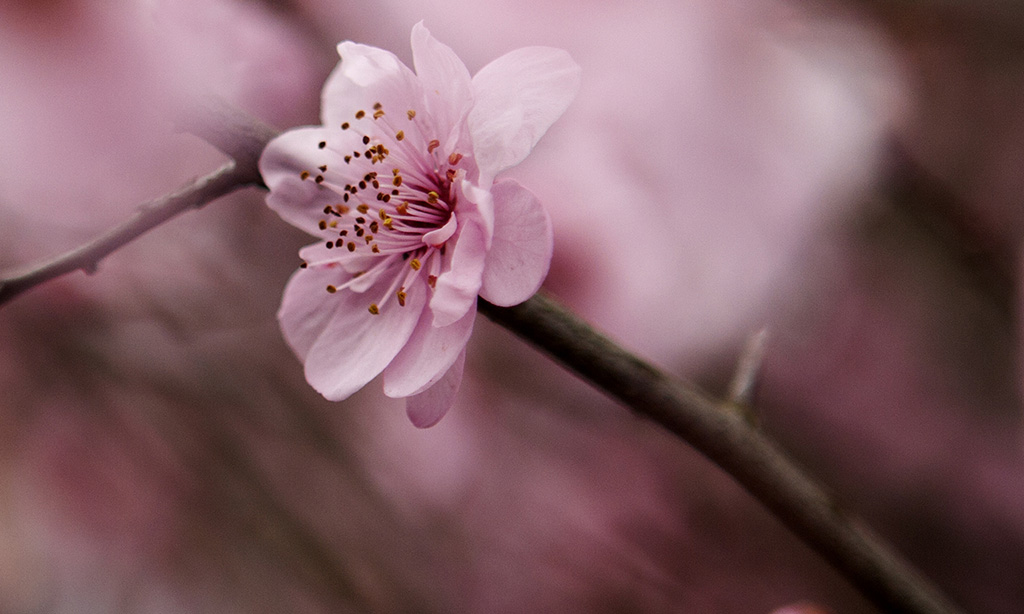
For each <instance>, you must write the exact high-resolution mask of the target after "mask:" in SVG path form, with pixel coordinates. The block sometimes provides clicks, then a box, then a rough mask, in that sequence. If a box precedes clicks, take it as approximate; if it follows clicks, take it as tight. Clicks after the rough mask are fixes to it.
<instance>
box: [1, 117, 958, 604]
mask: <svg viewBox="0 0 1024 614" xmlns="http://www.w3.org/2000/svg"><path fill="white" fill-rule="evenodd" d="M205 113H206V114H205V115H199V116H196V118H193V119H191V120H188V121H185V122H183V123H184V125H185V127H186V129H188V130H190V131H192V132H195V133H196V134H198V135H199V136H201V137H203V138H206V139H207V140H208V141H210V142H211V143H213V144H214V145H216V146H217V147H219V148H220V149H221V150H222V151H224V152H225V153H227V154H228V155H230V156H232V157H233V158H234V160H235V163H232V164H229V165H227V166H225V167H223V168H221V169H220V170H218V171H216V172H214V173H212V174H211V175H208V176H206V177H205V178H203V179H200V180H198V181H197V182H195V183H194V184H192V185H190V186H188V187H186V188H185V189H183V190H181V191H179V192H177V193H175V194H172V195H170V196H167V197H164V198H161V199H158V200H155V201H153V202H151V203H148V204H146V205H143V206H142V207H140V208H139V211H138V212H137V213H136V214H135V216H134V217H132V218H131V219H129V220H128V221H127V222H125V223H124V224H122V225H121V226H119V227H117V228H115V229H113V230H111V231H110V232H108V233H107V234H105V235H103V236H101V237H99V238H98V239H96V240H95V241H93V242H91V243H89V244H87V245H84V246H82V247H80V248H78V249H76V250H73V251H71V252H69V253H67V254H64V255H63V256H60V257H58V258H55V259H54V260H52V261H50V262H48V263H45V264H43V265H41V266H39V267H37V268H35V269H32V270H30V271H28V272H26V273H22V274H20V275H14V276H11V277H8V278H2V279H0V304H3V303H4V302H5V301H8V300H10V299H11V298H13V297H14V296H16V295H18V294H19V293H21V292H23V291H25V290H27V289H29V288H31V287H33V286H35V285H38V284H40V283H42V282H44V281H47V280H49V279H53V278H55V277H57V276H60V275H63V274H65V273H68V272H71V271H75V270H84V271H87V272H88V271H92V270H94V269H95V268H96V265H97V264H98V263H99V261H100V260H102V259H103V258H104V257H105V256H107V255H108V254H110V253H111V252H113V251H114V250H116V249H118V248H119V247H121V246H122V245H125V244H126V243H128V242H129V241H131V240H132V239H134V238H135V237H137V236H139V235H141V234H142V233H144V232H146V231H147V230H150V229H152V228H154V227H155V226H157V225H159V224H161V223H163V222H164V221H166V220H168V219H170V218H172V217H174V216H176V215H178V214H179V213H181V212H183V211H186V210H188V209H191V208H195V207H200V206H202V205H203V204H205V203H207V202H209V201H210V200H213V199H215V198H217V197H219V196H222V195H224V194H227V193H228V192H231V191H233V190H235V189H237V188H239V187H242V186H245V185H259V184H261V181H260V178H259V171H258V169H257V161H258V159H259V155H260V152H261V151H262V150H263V147H264V146H265V145H266V142H267V140H269V138H270V137H272V136H273V130H272V129H270V128H268V127H267V126H265V125H264V124H262V123H260V122H258V121H257V120H253V119H251V118H249V117H247V116H245V115H244V114H242V113H241V112H238V111H234V110H232V109H229V108H228V107H226V106H224V105H216V106H215V107H212V108H208V111H207V112H205ZM479 306H480V311H481V312H482V313H483V314H484V315H486V316H487V317H489V318H491V319H492V320H494V321H495V322H497V323H498V324H500V325H502V326H504V327H506V328H508V329H509V330H511V331H512V332H513V333H515V334H517V335H519V336H520V337H522V338H524V339H526V340H527V341H529V342H531V343H533V344H534V345H536V346H537V347H538V348H540V349H541V350H543V351H544V352H547V353H548V354H550V355H551V356H553V357H554V358H555V359H556V360H558V361H559V362H561V363H562V364H563V365H565V366H566V367H567V368H569V369H570V370H572V371H574V372H575V373H577V374H578V375H580V376H581V377H582V378H583V379H585V380H587V381H589V382H590V383H591V384H593V385H594V386H595V387H597V388H598V389H601V390H604V391H605V392H606V393H608V394H609V395H610V396H612V397H614V398H616V399H618V400H620V401H621V402H623V403H624V404H625V405H626V406H628V407H630V408H631V409H632V410H633V411H634V412H636V413H637V414H639V415H642V416H644V417H646V418H648V419H650V420H653V421H654V422H656V423H658V424H660V425H661V426H663V427H664V428H666V429H668V430H669V431H670V432H672V433H674V434H676V435H678V436H679V437H681V438H682V439H683V440H685V441H687V442H689V443H690V445H692V446H693V447H695V448H696V449H697V450H699V451H700V452H702V453H703V454H704V455H705V456H707V457H708V458H709V459H711V460H712V461H713V462H715V463H716V464H718V465H719V466H720V467H721V468H722V469H724V470H725V471H727V472H728V473H729V474H730V475H732V476H733V478H735V479H736V480H737V482H739V483H740V484H741V485H743V486H744V487H745V488H746V489H747V490H748V491H749V492H750V493H751V494H752V495H754V496H755V497H756V498H757V499H758V500H760V501H761V502H762V503H763V504H764V505H765V506H766V507H767V508H768V509H769V510H771V511H772V512H774V513H775V514H776V515H777V516H778V517H779V518H780V519H781V520H782V522H784V523H785V524H786V525H787V526H788V527H790V529H792V530H793V532H794V533H795V534H796V535H798V536H799V537H800V538H802V539H803V540H804V541H805V542H807V543H808V544H809V545H810V546H811V547H813V548H814V549H815V550H817V551H818V552H819V553H820V554H821V555H822V556H823V557H824V558H825V559H826V560H828V561H830V562H831V563H832V564H833V565H834V566H835V567H836V569H838V570H839V571H840V572H841V573H842V574H844V575H845V576H846V577H847V578H848V579H849V580H850V581H851V582H852V583H853V584H854V585H855V586H857V587H858V588H859V589H860V590H861V591H862V592H863V593H864V594H865V595H866V596H867V597H868V598H869V599H871V600H872V601H873V602H874V603H875V604H876V605H877V606H878V607H879V608H881V609H882V610H883V611H885V612H905V613H908V614H958V612H959V611H958V610H957V609H956V607H955V606H953V605H952V604H950V603H949V602H948V601H947V600H946V598H945V597H944V596H943V595H942V594H941V593H939V592H938V591H937V590H936V589H935V588H934V587H932V586H931V585H930V584H929V583H928V581H927V580H925V579H924V578H923V577H921V576H920V575H919V574H918V573H917V572H916V571H914V570H913V569H912V568H911V567H910V566H909V565H908V564H906V563H905V562H904V561H902V560H901V559H900V558H899V557H898V556H896V555H895V554H894V553H892V552H891V551H890V549H889V548H888V547H887V546H886V545H884V544H883V543H882V542H881V541H880V540H879V539H878V538H876V537H875V536H874V535H872V534H871V533H870V532H869V531H868V530H867V529H865V528H864V527H862V526H860V525H859V524H858V523H857V522H856V521H855V520H853V519H851V518H850V517H848V516H847V515H846V514H845V513H843V512H842V511H841V509H840V508H839V506H838V505H837V504H836V502H835V501H834V500H833V499H832V498H831V497H830V496H829V495H828V494H827V493H826V492H825V490H824V489H823V488H822V487H821V486H819V485H818V484H817V483H816V482H815V481H813V480H812V479H810V478H809V477H808V476H807V475H806V474H805V473H804V472H803V471H802V470H801V469H800V468H799V467H797V466H796V464H795V463H794V462H793V461H792V460H790V459H789V458H788V457H787V456H786V455H785V454H784V453H783V452H782V451H781V450H780V449H779V448H778V447H777V446H776V445H775V444H774V443H773V442H771V441H770V440H769V439H768V438H767V437H765V436H764V435H763V434H762V433H760V432H759V431H758V430H757V429H755V428H753V427H752V426H751V425H750V424H748V422H747V421H746V420H744V418H743V417H742V416H741V415H739V413H738V412H735V411H730V410H729V404H728V403H729V402H723V403H718V402H716V401H714V400H712V399H711V398H709V397H708V396H706V395H704V394H703V393H702V392H700V391H698V390H697V389H696V388H693V387H691V386H688V385H685V384H683V383H681V382H679V381H677V380H675V379H672V378H670V377H668V376H666V375H665V374H663V373H661V372H660V371H658V370H657V369H655V368H654V367H652V366H651V365H650V364H648V363H646V362H644V361H642V360H640V359H639V358H637V357H635V356H633V355H632V354H629V353H628V352H626V351H625V350H623V349H622V348H620V347H618V346H617V345H615V344H614V343H612V342H611V341H609V340H608V339H607V338H605V337H604V336H602V335H601V334H599V333H598V332H597V331H595V330H594V329H593V328H591V327H590V326H589V325H587V324H586V323H585V322H583V321H582V320H580V319H579V318H577V317H576V316H574V315H573V314H571V313H569V312H568V311H566V310H565V309H563V308H562V307H560V306H558V305H557V304H556V303H554V302H553V301H551V300H550V299H548V298H545V297H543V296H541V295H537V296H535V297H533V298H532V299H530V300H528V301H526V302H525V303H523V304H521V305H518V306H516V307H510V308H500V307H495V306H494V305H491V304H489V303H487V302H485V301H483V300H481V301H480V302H479ZM752 353H753V352H752ZM753 362H754V363H755V364H756V362H757V361H756V360H755V361H753ZM742 370H743V369H742V367H741V372H742ZM753 371H756V369H753ZM740 378H742V380H743V381H747V380H749V381H750V382H752V381H753V377H752V376H751V377H748V376H745V375H741V376H740ZM741 396H742V395H741Z"/></svg>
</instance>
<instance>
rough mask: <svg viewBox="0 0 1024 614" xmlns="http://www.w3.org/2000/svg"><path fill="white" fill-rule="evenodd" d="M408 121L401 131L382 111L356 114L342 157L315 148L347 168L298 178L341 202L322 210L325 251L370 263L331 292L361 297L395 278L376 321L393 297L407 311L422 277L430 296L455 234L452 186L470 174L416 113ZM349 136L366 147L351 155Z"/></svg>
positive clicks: (328, 147)
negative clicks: (346, 291) (408, 290)
mask: <svg viewBox="0 0 1024 614" xmlns="http://www.w3.org/2000/svg"><path fill="white" fill-rule="evenodd" d="M405 118H406V119H404V120H400V123H402V124H405V126H404V127H396V126H394V125H393V124H392V123H391V121H390V119H389V117H388V116H387V115H386V114H385V111H384V109H383V107H382V105H381V104H380V103H377V104H375V105H374V106H373V112H372V114H367V112H366V111H364V110H360V111H357V112H356V113H355V115H354V117H353V121H351V122H344V123H342V124H341V129H342V130H343V131H345V132H346V134H345V135H343V137H342V138H340V139H339V142H340V143H344V144H345V145H344V147H345V149H344V150H340V149H337V148H335V147H334V146H333V144H329V143H328V142H327V141H320V142H319V143H318V145H317V147H318V149H320V150H325V157H327V158H329V159H330V160H342V161H343V162H344V166H343V167H341V168H338V169H335V168H334V164H336V162H335V163H332V165H331V167H329V166H328V165H327V164H323V165H320V166H318V167H317V171H318V172H316V173H315V174H314V173H312V172H310V171H305V170H304V171H302V172H301V173H300V178H301V179H302V180H304V181H306V180H312V181H314V182H315V183H316V184H317V185H318V186H319V188H320V189H322V190H332V191H333V192H335V193H336V194H337V195H338V196H339V202H337V203H335V204H332V205H328V206H326V207H324V210H323V213H324V216H323V218H321V219H320V220H319V222H318V228H317V232H315V234H319V235H320V236H324V237H325V241H326V242H325V246H326V247H327V249H344V250H347V251H348V252H351V253H352V254H353V255H352V256H351V257H353V258H355V257H358V256H368V257H369V262H368V266H367V268H366V269H364V270H361V271H358V272H356V273H355V274H354V275H353V278H352V279H351V280H350V281H348V282H346V283H343V284H341V285H340V286H334V285H331V286H327V291H328V292H331V293H334V292H337V291H338V290H342V289H345V288H352V289H353V290H354V291H361V290H365V288H366V287H369V285H372V284H373V283H374V282H376V281H377V280H379V279H382V277H383V276H390V277H391V278H392V279H391V283H390V284H388V291H387V293H386V294H385V295H384V296H383V297H382V298H381V299H380V300H379V301H377V302H373V303H370V306H369V310H370V313H373V314H377V313H379V312H380V309H381V307H382V306H383V305H384V304H385V303H386V302H387V301H389V300H390V298H391V297H394V298H395V299H396V300H397V302H398V304H399V305H400V306H404V305H405V298H406V288H407V287H409V286H410V284H411V283H412V281H413V280H415V279H416V278H417V277H418V276H419V275H420V273H421V272H423V273H425V274H426V275H427V285H428V286H429V287H430V288H433V287H434V284H435V283H436V281H437V276H438V275H439V274H440V272H441V264H442V262H441V260H442V258H443V257H444V255H445V247H446V245H447V242H448V240H449V239H451V238H452V236H453V235H454V234H455V231H456V230H457V229H458V218H457V216H456V214H455V209H456V205H457V196H456V191H455V187H454V183H455V181H456V180H457V178H458V177H459V176H460V174H462V175H464V174H465V171H464V170H462V169H460V168H459V165H460V162H462V160H463V156H462V154H460V153H457V152H453V153H451V154H449V155H448V156H447V157H445V156H443V153H442V152H439V151H438V149H439V148H440V141H438V140H437V139H436V138H429V137H430V136H431V135H430V134H429V129H427V128H425V127H424V126H423V125H422V122H421V121H419V120H417V119H416V111H415V110H409V111H407V112H406V113H405ZM352 135H354V136H356V137H357V138H358V141H356V142H357V143H359V144H360V145H361V146H357V147H356V148H354V149H351V150H349V149H348V148H349V147H351V146H352V143H353V139H352ZM339 166H340V165H339ZM352 177H359V179H357V180H356V181H352ZM304 266H305V265H304ZM360 279H362V281H357V280H360ZM364 286H365V287H364Z"/></svg>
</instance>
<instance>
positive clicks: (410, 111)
mask: <svg viewBox="0 0 1024 614" xmlns="http://www.w3.org/2000/svg"><path fill="white" fill-rule="evenodd" d="M405 114H406V115H407V116H408V117H409V121H412V118H414V117H416V111H413V110H412V109H409V110H408V111H406V112H405Z"/></svg>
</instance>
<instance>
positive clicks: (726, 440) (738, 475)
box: [479, 294, 959, 614]
mask: <svg viewBox="0 0 1024 614" xmlns="http://www.w3.org/2000/svg"><path fill="white" fill-rule="evenodd" d="M479 307H480V311H481V312H482V313H483V314H484V315H485V316H487V317H488V318H490V319H491V320H494V321H495V322H497V323H498V324H500V325H502V326H504V327H505V328H508V329H509V330H511V331H512V332H513V333H515V334H516V335H518V336H520V337H522V338H523V339H525V340H527V341H529V342H530V343H532V344H533V345H535V346H537V347H538V348H540V349H541V350H543V351H544V352H546V353H548V354H550V355H551V356H552V357H554V358H555V359H556V360H557V361H559V362H560V363H562V365H563V366H565V367H566V368H568V369H570V370H571V371H573V372H575V373H576V374H577V375H579V376H580V377H582V378H583V379H585V380H587V381H588V382H590V383H591V384H593V385H594V386H595V387H597V388H599V389H601V390H604V391H605V392H606V393H607V394H609V395H610V396H612V397H614V398H616V399H618V400H619V401H621V402H622V403H623V404H625V405H626V406H628V407H629V408H630V409H632V410H633V411H634V412H636V413H637V414H640V415H642V416H644V417H646V418H649V419H651V420H653V421H654V422H657V423H658V424H660V425H661V426H663V427H665V428H666V429H668V430H669V431H671V432H672V433H675V434H676V435H678V436H679V437H681V438H682V439H683V440H685V441H686V442H688V443H689V444H690V445H692V446H693V447H694V448H696V449H697V450H699V451H700V452H701V453H702V454H704V455H705V456H707V457H708V458H709V459H711V460H712V461H713V462H715V463H716V464H717V465H718V466H719V467H721V468H722V469H724V470H725V471H727V472H728V473H729V474H730V475H732V477H733V478H735V479H736V481H737V482H739V483H740V484H741V485H743V487H744V488H746V489H747V490H748V491H749V492H750V493H751V494H752V495H754V496H755V497H756V498H757V499H758V500H759V501H761V503H763V504H764V505H765V506H766V507H767V508H768V509H770V510H771V511H772V512H774V513H775V515H776V516H777V517H778V518H779V519H780V520H781V521H782V522H783V523H784V524H786V526H788V527H789V528H790V529H791V530H792V531H793V532H794V533H796V534H797V535H798V536H799V537H801V538H802V539H803V540H804V541H805V542H806V543H807V544H808V545H810V546H811V547H812V548H814V549H815V550H817V551H818V553H819V554H821V555H822V556H823V557H824V558H825V559H827V560H828V561H829V562H830V563H832V565H833V566H835V568H836V569H838V570H839V571H840V572H841V573H842V574H843V575H844V576H845V577H846V578H848V579H849V580H850V582H851V583H852V584H853V585H855V586H856V587H857V588H858V589H860V591H861V592H862V593H863V594H864V595H865V596H866V597H868V598H869V599H870V600H871V601H873V602H874V603H875V605H877V606H878V607H879V608H880V609H881V610H882V611H884V612H905V613H911V612H913V613H917V614H925V613H929V614H955V613H957V612H959V610H958V609H957V608H956V607H955V606H953V605H952V604H951V603H949V601H948V600H947V599H946V598H945V597H944V596H943V595H942V594H941V593H939V592H938V590H936V589H935V588H933V587H932V586H931V585H930V584H929V583H928V581H927V580H925V579H924V578H923V577H921V576H920V575H919V574H918V573H917V572H916V571H914V570H913V569H912V568H911V567H910V566H909V565H908V564H907V563H906V562H904V561H902V560H901V559H900V558H899V557H898V556H897V555H896V554H895V553H893V552H892V551H891V550H890V549H889V548H888V547H887V546H886V545H885V544H884V543H883V542H882V541H880V540H879V539H878V538H877V537H875V536H874V535H873V534H871V533H870V532H869V531H868V530H867V529H866V528H864V527H863V526H861V525H860V524H858V523H857V522H856V521H855V520H853V519H851V518H850V517H849V516H848V515H846V514H845V513H844V512H843V511H842V510H841V509H840V508H839V506H838V505H837V504H836V502H835V501H834V500H833V499H832V498H831V497H830V496H829V495H828V494H827V493H826V491H825V489H824V488H822V487H821V486H819V485H818V484H817V483H816V482H815V481H814V480H812V479H811V478H810V477H808V476H807V474H806V473H805V472H804V471H803V470H801V469H800V468H799V467H797V465H796V464H795V463H794V462H793V461H792V460H790V459H789V457H787V456H786V455H785V453H784V452H782V450H781V449H779V448H778V446H776V445H775V444H774V443H773V442H772V441H771V440H769V439H768V438H767V437H766V436H765V435H764V434H763V433H761V432H760V431H758V430H757V429H755V428H754V427H753V426H751V425H750V423H749V422H748V421H747V420H746V419H745V418H744V417H743V416H742V415H740V413H739V412H736V411H733V410H732V408H730V407H729V406H728V405H727V403H719V402H716V401H714V400H713V399H711V398H710V397H708V396H706V395H705V394H704V393H702V392H700V391H699V390H697V389H696V388H694V387H692V386H688V385H686V384H684V383H682V382H680V381H678V380H675V379H673V378H670V377H668V376H667V375H665V374H664V373H661V372H660V371H658V370H657V369H655V368H654V367H653V366H651V365H650V364H648V363H646V362H644V361H642V360H640V359H639V358H637V357H635V356H633V355H632V354H630V353H628V352H626V351H625V350H623V349H622V348H620V347H619V346H617V345H615V344H614V343H612V342H611V341H610V340H608V339H607V338H606V337H604V336H603V335H601V334H600V333H598V332H597V331H595V330H594V329H593V328H591V327H590V326H589V325H588V324H587V323H586V322H584V321H583V320H581V319H579V318H578V317H576V316H575V315H573V314H572V313H570V312H569V311H567V310H566V309H564V308H563V307H561V306H560V305H558V304H557V303H555V302H554V301H552V300H551V299H549V298H546V297H544V296H542V295H540V294H538V295H536V296H534V297H533V298H531V299H530V300H528V301H526V302H525V303H523V304H521V305H518V306H516V307H508V308H501V307H495V306H494V305H491V304H490V303H487V302H486V301H484V300H482V299H481V300H480V301H479Z"/></svg>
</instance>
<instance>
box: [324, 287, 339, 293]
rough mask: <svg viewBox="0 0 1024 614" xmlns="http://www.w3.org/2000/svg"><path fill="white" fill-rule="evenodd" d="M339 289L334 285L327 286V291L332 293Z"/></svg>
mask: <svg viewBox="0 0 1024 614" xmlns="http://www.w3.org/2000/svg"><path fill="white" fill-rule="evenodd" d="M337 291H338V289H337V288H335V287H334V286H327V292H329V293H330V294H334V293H335V292H337Z"/></svg>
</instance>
